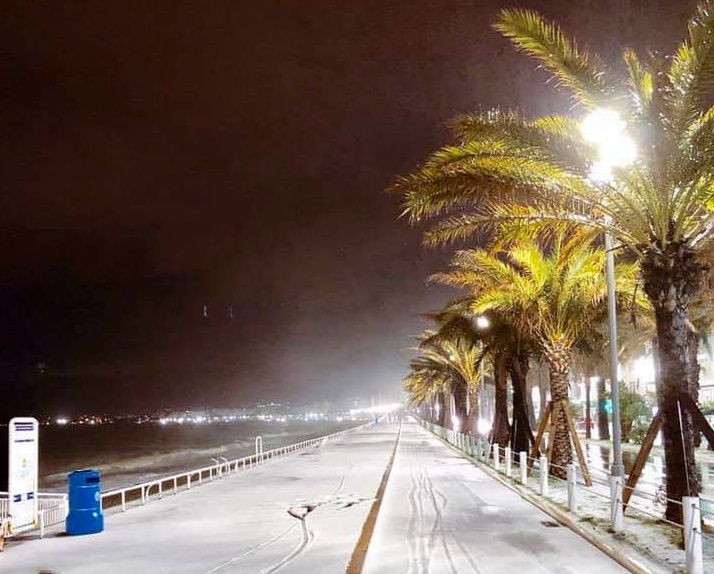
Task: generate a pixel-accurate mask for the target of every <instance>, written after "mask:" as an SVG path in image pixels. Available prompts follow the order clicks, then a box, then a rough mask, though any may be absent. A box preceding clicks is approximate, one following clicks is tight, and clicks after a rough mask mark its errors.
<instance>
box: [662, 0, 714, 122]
mask: <svg viewBox="0 0 714 574" xmlns="http://www.w3.org/2000/svg"><path fill="white" fill-rule="evenodd" d="M687 30H688V32H689V34H688V38H687V39H686V40H685V41H684V42H682V44H681V45H680V46H679V48H678V49H677V51H676V52H675V54H674V57H673V58H672V64H671V66H670V69H669V74H668V78H669V81H670V83H671V87H672V89H671V90H670V91H669V92H668V93H667V101H668V104H669V105H670V106H671V108H672V110H673V118H672V119H673V120H674V124H675V129H676V132H677V133H681V132H682V131H684V130H685V129H686V128H687V126H688V125H689V124H690V123H691V122H692V121H693V120H695V119H696V118H697V117H698V116H700V115H701V114H702V113H703V112H704V111H705V110H706V108H707V107H709V106H710V105H711V103H712V101H711V100H712V90H713V89H714V2H712V1H711V0H703V1H702V2H700V3H699V4H698V5H697V7H696V9H695V12H694V15H693V16H692V17H691V18H690V20H689V23H688V24H687Z"/></svg>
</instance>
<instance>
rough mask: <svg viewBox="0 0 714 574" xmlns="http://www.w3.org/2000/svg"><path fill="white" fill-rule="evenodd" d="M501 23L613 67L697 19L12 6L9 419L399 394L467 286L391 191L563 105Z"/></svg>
mask: <svg viewBox="0 0 714 574" xmlns="http://www.w3.org/2000/svg"><path fill="white" fill-rule="evenodd" d="M506 5H516V6H522V7H532V8H536V9H538V10H540V11H541V12H543V13H544V14H545V15H547V16H549V17H551V18H554V19H557V20H558V21H559V22H561V24H562V25H563V26H564V27H565V28H566V29H567V30H570V31H572V32H573V33H574V34H575V35H576V36H577V37H578V38H579V39H580V40H581V42H584V43H586V44H587V46H588V47H590V48H591V49H593V50H594V51H598V52H601V53H602V54H603V55H604V56H605V58H606V60H609V59H611V58H612V57H614V56H615V55H616V54H617V53H618V52H619V50H620V49H621V48H623V47H625V46H634V47H636V48H638V49H639V51H640V53H641V54H642V53H643V52H644V50H643V48H645V47H652V48H659V47H662V48H665V49H671V48H672V46H673V45H674V44H675V43H676V42H677V41H678V40H679V39H680V38H681V37H682V35H683V31H684V22H685V21H686V17H687V16H688V15H689V14H690V13H691V10H692V7H693V6H694V2H690V1H686V2H681V1H680V2H673V1H672V0H648V1H645V0H622V1H615V0H600V1H597V0H589V1H574V2H562V5H561V3H559V2H555V1H552V0H551V1H541V2H537V1H529V2H519V3H514V4H511V3H508V4H506V3H503V2H497V1H494V0H487V1H477V0H472V1H470V2H467V1H462V0H431V1H427V0H409V1H405V0H398V1H387V0H380V1H376V0H374V1H372V0H370V1H365V0H349V1H344V2H342V1H335V0H329V1H328V0H294V1H288V0H283V1H278V0H262V1H258V2H251V3H249V4H248V3H245V2H241V1H239V0H210V1H208V2H186V1H181V0H171V1H166V0H160V1H158V0H149V1H145V2H136V1H134V0H124V1H122V2H118V1H109V0H107V1H103V2H90V1H86V2H79V1H72V0H69V1H67V2H27V1H20V0H18V1H15V2H5V3H4V4H3V9H2V12H3V14H2V17H1V18H0V126H2V138H0V317H1V323H0V389H1V390H2V399H1V400H0V403H1V404H2V406H1V407H0V411H1V412H2V415H3V416H7V415H9V414H39V413H41V412H46V413H48V414H53V413H54V412H59V411H63V412H65V413H77V412H80V411H81V410H94V411H100V410H110V411H125V410H134V411H144V412H146V411H151V410H154V409H158V408H162V407H182V406H235V405H239V404H245V403H247V402H249V401H252V400H256V399H276V400H292V401H294V402H297V403H305V402H309V401H317V400H323V399H328V400H333V401H336V400H338V399H341V398H344V397H349V396H369V395H375V396H377V395H378V393H381V394H382V396H383V397H385V398H387V397H388V398H391V399H392V400H393V399H394V398H396V396H397V392H398V389H399V387H400V384H401V379H402V378H403V377H404V375H405V374H406V372H407V366H408V360H409V356H410V354H409V352H408V351H407V350H406V349H407V348H408V347H409V346H410V345H412V343H413V341H412V339H411V337H412V336H413V335H416V334H418V333H419V332H421V331H422V330H423V329H424V328H425V327H426V326H427V324H426V323H424V322H423V321H422V320H420V319H419V317H418V315H419V314H420V313H423V312H425V311H428V310H432V309H436V308H438V307H439V306H441V305H442V303H444V302H445V301H446V300H447V299H448V298H449V297H451V296H453V295H454V294H455V293H453V292H450V291H447V290H445V289H443V288H439V287H436V286H431V285H430V286H427V285H426V283H425V278H426V276H427V275H428V274H430V273H432V272H434V271H437V270H440V269H441V268H442V267H443V266H444V264H445V261H447V252H446V251H441V252H425V251H424V250H423V249H422V248H421V247H420V238H419V234H418V231H417V230H414V229H410V228H409V227H408V225H407V224H406V222H404V221H399V220H397V216H398V213H399V206H398V198H395V197H391V196H389V195H387V194H385V192H384V188H385V187H386V186H387V185H388V183H389V182H390V180H391V179H392V178H393V177H394V176H395V175H397V174H400V173H407V172H409V171H410V170H412V169H413V168H414V167H416V165H417V164H418V163H419V162H420V161H421V160H422V159H423V158H424V157H425V156H426V154H427V153H429V152H430V151H432V150H434V149H435V148H436V147H438V146H439V145H441V144H442V143H444V142H445V141H446V137H447V132H446V130H445V128H444V123H445V122H446V121H447V120H448V119H449V118H451V117H453V116H455V115H457V114H459V113H464V112H469V111H475V110H478V109H488V108H489V107H491V106H494V105H497V104H499V105H501V106H502V107H505V108H509V107H517V108H520V109H523V110H525V111H526V112H528V113H548V112H553V111H559V112H562V111H567V110H568V109H569V105H570V104H569V101H568V100H567V99H566V98H565V97H563V96H560V97H558V96H555V95H554V91H552V90H551V89H550V88H549V87H546V86H544V85H543V82H544V79H545V78H544V76H543V74H542V73H541V72H539V71H537V70H536V69H535V68H534V65H533V62H531V61H529V60H527V59H526V58H525V57H523V56H521V55H518V54H516V53H515V51H514V50H513V49H512V48H511V46H510V44H509V43H508V42H507V41H506V40H505V39H503V38H501V37H499V36H498V35H497V34H496V33H495V32H493V31H492V30H491V28H490V22H491V21H492V18H493V16H494V15H495V13H496V12H497V10H498V9H499V8H501V7H504V6H506ZM610 61H612V60H610Z"/></svg>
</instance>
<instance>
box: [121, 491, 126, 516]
mask: <svg viewBox="0 0 714 574" xmlns="http://www.w3.org/2000/svg"><path fill="white" fill-rule="evenodd" d="M121 511H122V512H126V490H122V491H121Z"/></svg>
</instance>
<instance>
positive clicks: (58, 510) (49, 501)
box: [0, 423, 372, 537]
mask: <svg viewBox="0 0 714 574" xmlns="http://www.w3.org/2000/svg"><path fill="white" fill-rule="evenodd" d="M371 424H372V423H367V424H364V425H360V426H357V427H353V428H350V429H346V430H343V431H339V432H336V433H332V434H329V435H326V436H321V437H318V438H312V439H308V440H304V441H301V442H299V443H295V444H291V445H287V446H281V447H277V448H274V449H271V450H268V451H262V448H261V451H260V452H259V453H257V454H252V455H249V456H244V457H243V458H238V459H235V460H228V459H227V458H225V457H223V456H219V457H216V458H212V459H211V461H212V462H213V464H212V465H210V466H205V467H203V468H198V469H195V470H189V471H187V472H182V473H179V474H174V475H171V476H165V477H161V478H157V479H154V480H151V481H148V482H142V483H140V484H133V485H131V486H127V487H124V488H117V489H114V490H110V491H108V492H103V493H101V499H100V500H101V502H100V504H101V507H102V509H104V508H108V507H112V506H116V505H120V506H121V510H122V512H125V511H126V510H127V508H129V507H130V504H131V503H132V502H135V503H136V504H138V505H145V504H146V503H147V502H149V501H150V500H152V497H153V499H161V498H162V497H163V495H164V493H165V492H166V491H167V489H168V490H170V491H171V492H172V493H173V494H178V492H179V490H182V489H183V490H189V489H191V488H192V487H193V486H194V485H195V484H202V483H203V481H204V480H206V481H209V482H210V481H213V480H217V479H220V478H222V477H223V476H224V475H226V474H231V473H233V474H235V473H238V472H242V471H245V470H248V469H250V468H251V467H255V466H257V465H259V464H262V463H265V462H267V461H270V460H272V459H274V458H280V457H283V456H287V455H290V454H294V453H297V452H301V451H305V450H308V449H310V448H313V447H319V446H322V445H324V444H326V443H327V442H329V441H331V440H334V439H336V438H339V437H341V436H343V435H345V434H347V433H350V432H353V431H355V430H358V429H361V428H365V427H368V426H370V425H371ZM261 447H262V439H261ZM37 498H38V524H37V525H36V527H35V528H34V529H39V531H40V537H43V536H44V534H45V529H46V528H47V527H49V526H53V525H55V524H59V523H62V522H64V520H65V518H66V517H67V513H68V511H69V506H68V501H67V495H66V494H64V493H43V492H41V493H38V495H37ZM8 507H9V504H8V493H7V492H0V520H2V519H6V518H7V516H8ZM11 534H17V533H16V532H15V533H11Z"/></svg>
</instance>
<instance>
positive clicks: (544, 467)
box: [540, 454, 548, 496]
mask: <svg viewBox="0 0 714 574" xmlns="http://www.w3.org/2000/svg"><path fill="white" fill-rule="evenodd" d="M540 494H541V496H547V495H548V457H547V456H545V455H544V454H542V455H540Z"/></svg>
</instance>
